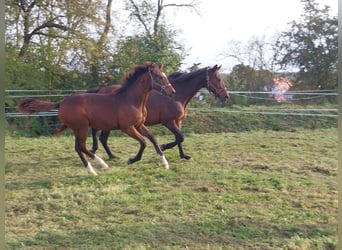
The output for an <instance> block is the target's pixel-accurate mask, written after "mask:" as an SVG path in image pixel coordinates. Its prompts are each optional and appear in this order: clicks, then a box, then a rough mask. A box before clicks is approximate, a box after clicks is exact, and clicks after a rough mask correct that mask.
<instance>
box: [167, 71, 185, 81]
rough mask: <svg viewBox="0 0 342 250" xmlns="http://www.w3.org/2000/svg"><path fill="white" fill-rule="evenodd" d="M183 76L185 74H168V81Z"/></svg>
mask: <svg viewBox="0 0 342 250" xmlns="http://www.w3.org/2000/svg"><path fill="white" fill-rule="evenodd" d="M183 74H186V73H185V72H174V73H172V74H170V75H168V77H167V78H168V79H169V80H170V79H171V80H174V79H176V78H178V77H180V76H181V75H183Z"/></svg>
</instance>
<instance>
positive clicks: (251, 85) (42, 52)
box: [5, 0, 338, 91]
mask: <svg viewBox="0 0 342 250" xmlns="http://www.w3.org/2000/svg"><path fill="white" fill-rule="evenodd" d="M301 2H302V5H303V11H302V15H301V17H300V19H299V20H295V21H292V22H291V23H290V24H289V27H288V29H287V30H285V31H283V32H281V33H280V34H278V35H277V37H276V39H275V40H274V41H272V42H270V41H265V39H263V38H258V39H254V40H253V39H252V40H251V41H250V42H249V43H248V44H247V46H244V47H242V45H241V44H238V43H235V44H234V43H233V44H231V45H230V46H231V48H230V50H229V52H228V53H226V56H231V57H234V58H236V59H237V60H238V62H239V63H238V64H237V65H236V66H235V67H233V69H232V71H231V72H230V73H229V74H227V75H226V76H225V83H226V85H227V87H228V89H232V90H250V91H260V90H264V88H265V86H268V85H270V84H272V79H273V77H274V76H275V75H276V74H278V73H279V72H283V73H284V74H285V73H288V72H289V71H292V69H294V70H295V71H296V74H295V78H294V82H295V84H294V85H293V88H295V89H296V88H297V89H336V88H337V50H338V31H337V30H338V21H337V16H331V15H330V7H329V6H324V7H320V6H319V5H318V4H317V3H316V2H315V0H301ZM200 4H201V3H200V2H199V1H197V0H184V1H173V2H172V1H164V0H121V1H113V0H73V1H71V0H14V1H6V2H5V7H6V10H5V22H6V32H5V36H6V61H5V72H6V75H5V80H6V83H5V84H6V88H7V89H48V90H50V89H51V90H55V89H85V88H88V87H91V86H94V85H100V84H104V85H107V84H113V83H118V82H119V81H120V79H121V77H122V76H123V74H124V73H126V72H127V70H128V69H129V68H130V67H131V66H132V65H133V64H137V63H143V62H144V61H156V62H160V63H163V64H164V67H165V68H164V70H165V72H166V73H173V72H175V71H178V70H179V69H180V66H181V63H182V60H183V59H184V58H185V57H186V50H185V45H184V44H182V43H180V42H178V40H177V38H179V37H178V36H179V34H178V32H177V30H176V29H175V28H174V27H173V26H172V24H171V23H168V22H167V18H166V16H167V13H168V12H167V11H166V10H169V9H173V10H177V9H179V8H187V9H189V10H191V11H192V12H193V13H194V14H196V13H197V9H198V6H200ZM118 6H119V7H118ZM114 7H115V8H114ZM115 9H116V10H118V9H119V10H120V11H115ZM123 16H125V17H127V19H125V20H128V21H125V22H122V21H120V20H122V19H120V18H121V17H123ZM234 46H235V47H234ZM242 50H243V51H242ZM266 51H271V53H272V56H271V57H267V56H266ZM246 55H247V56H248V59H246ZM198 67H199V65H196V64H194V65H193V66H192V67H190V68H189V69H188V70H194V69H196V68H198Z"/></svg>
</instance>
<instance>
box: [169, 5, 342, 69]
mask: <svg viewBox="0 0 342 250" xmlns="http://www.w3.org/2000/svg"><path fill="white" fill-rule="evenodd" d="M316 2H317V3H319V6H320V7H323V6H324V5H328V6H330V7H331V9H332V12H331V15H337V13H338V11H337V10H338V1H337V0H316ZM302 9H303V5H302V4H301V2H300V0H286V1H280V0H258V1H255V0H238V1H230V0H210V1H207V0H202V2H201V5H200V8H199V11H200V14H201V16H199V15H197V14H196V13H192V12H189V11H177V13H174V14H173V15H174V16H173V17H172V18H173V20H172V23H173V24H174V25H175V28H177V29H180V30H181V31H182V32H181V33H180V34H178V36H179V38H180V40H181V41H182V42H183V44H184V45H185V48H186V49H187V51H188V53H189V55H188V57H187V58H186V60H185V61H184V63H185V65H183V67H182V69H184V70H185V69H187V67H190V66H192V65H193V64H194V63H198V62H201V63H202V64H201V66H203V67H204V66H211V65H214V64H222V66H223V67H222V68H223V70H224V71H230V69H231V67H232V66H234V62H233V61H232V59H227V58H225V57H223V56H222V54H223V53H224V52H225V51H227V49H228V42H229V41H231V40H238V41H242V42H247V41H248V40H250V39H251V38H252V37H253V36H254V37H261V36H264V35H265V36H266V37H272V36H273V35H274V34H276V33H277V32H281V31H284V30H285V29H287V28H288V27H289V25H288V23H289V22H291V21H293V20H297V21H298V20H299V19H300V15H301V13H302Z"/></svg>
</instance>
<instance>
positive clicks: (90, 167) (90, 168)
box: [87, 162, 97, 176]
mask: <svg viewBox="0 0 342 250" xmlns="http://www.w3.org/2000/svg"><path fill="white" fill-rule="evenodd" d="M87 171H88V172H89V173H90V174H92V175H94V176H96V175H97V173H96V172H95V170H94V169H93V167H92V166H91V164H90V162H88V166H87Z"/></svg>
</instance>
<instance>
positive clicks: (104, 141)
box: [99, 130, 117, 159]
mask: <svg viewBox="0 0 342 250" xmlns="http://www.w3.org/2000/svg"><path fill="white" fill-rule="evenodd" d="M109 135H110V131H109V130H108V131H104V130H102V131H101V134H100V137H99V139H100V142H101V143H102V146H103V147H104V149H105V150H106V153H107V155H108V157H109V159H114V158H117V157H116V156H115V155H113V153H112V151H110V149H109V147H108V144H107V141H108V137H109Z"/></svg>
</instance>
